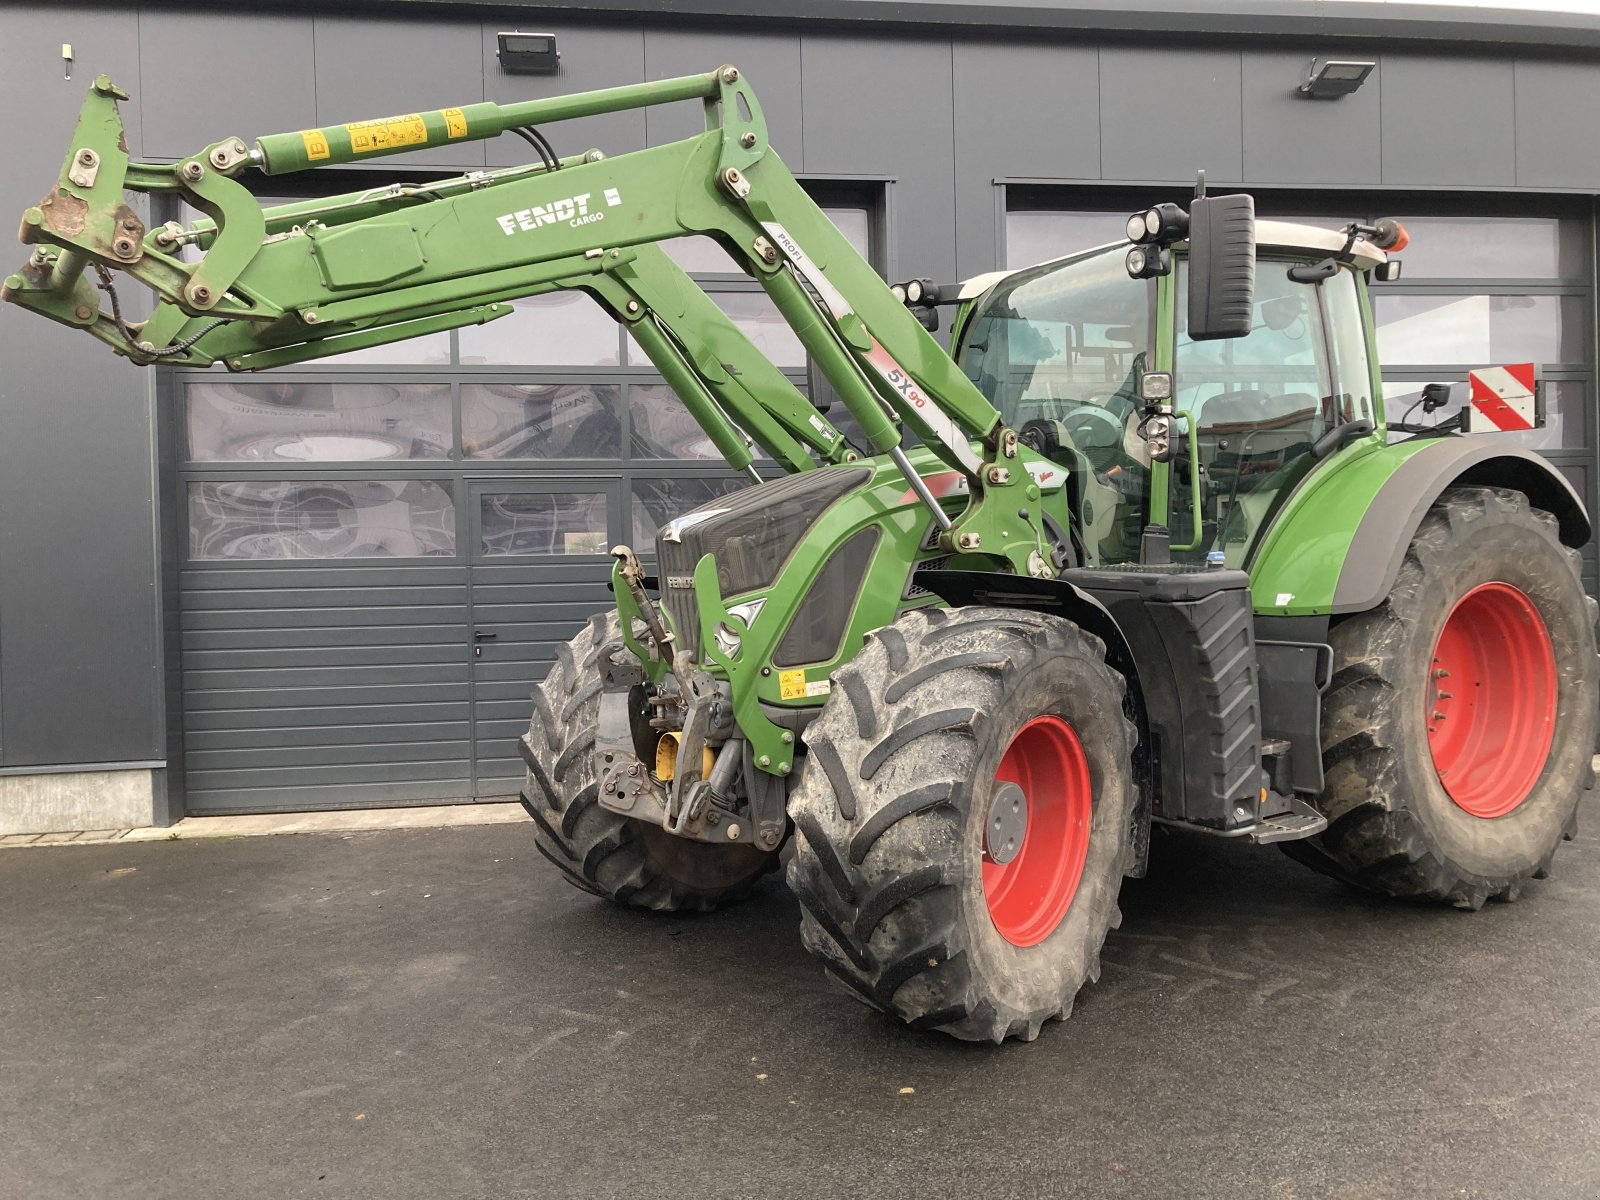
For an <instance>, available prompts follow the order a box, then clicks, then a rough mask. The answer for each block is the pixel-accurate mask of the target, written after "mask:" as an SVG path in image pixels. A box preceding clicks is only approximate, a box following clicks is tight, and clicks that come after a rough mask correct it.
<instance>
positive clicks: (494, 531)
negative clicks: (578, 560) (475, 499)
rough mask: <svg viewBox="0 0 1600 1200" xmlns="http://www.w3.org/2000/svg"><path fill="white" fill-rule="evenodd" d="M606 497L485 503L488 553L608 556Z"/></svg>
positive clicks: (508, 496) (504, 495)
mask: <svg viewBox="0 0 1600 1200" xmlns="http://www.w3.org/2000/svg"><path fill="white" fill-rule="evenodd" d="M606 501H607V496H606V493H604V492H498V493H494V494H491V495H486V496H483V497H481V499H480V507H479V518H480V519H479V527H480V532H481V535H482V538H483V547H482V548H483V553H484V554H486V555H492V556H497V555H505V554H604V553H605V552H606V551H607V550H608V549H609V548H610V547H609V546H608V544H607V539H606V533H607V521H606Z"/></svg>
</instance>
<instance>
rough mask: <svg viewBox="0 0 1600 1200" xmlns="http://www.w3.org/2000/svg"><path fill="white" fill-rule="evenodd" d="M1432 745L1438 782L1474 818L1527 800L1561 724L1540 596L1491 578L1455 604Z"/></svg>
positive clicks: (1443, 633) (1439, 662)
mask: <svg viewBox="0 0 1600 1200" xmlns="http://www.w3.org/2000/svg"><path fill="white" fill-rule="evenodd" d="M1426 699H1427V709H1426V712H1425V714H1424V716H1425V719H1426V722H1427V728H1428V749H1429V751H1430V752H1431V753H1432V755H1433V769H1434V770H1435V771H1437V772H1438V774H1439V782H1440V783H1442V784H1444V790H1445V791H1446V792H1447V793H1449V796H1450V799H1451V800H1453V801H1455V803H1456V805H1457V807H1459V808H1461V809H1463V810H1464V811H1466V812H1469V813H1471V814H1472V815H1473V816H1475V817H1484V818H1491V817H1503V816H1505V815H1506V814H1507V813H1508V812H1510V811H1512V810H1513V809H1514V808H1516V807H1517V806H1518V805H1519V804H1521V803H1522V802H1523V801H1524V800H1526V799H1527V798H1528V794H1529V793H1530V792H1532V791H1533V785H1534V784H1536V783H1537V782H1538V781H1539V776H1540V774H1541V773H1542V772H1543V771H1544V764H1545V761H1546V760H1547V759H1548V758H1549V757H1550V744H1551V742H1552V741H1553V740H1554V739H1555V732H1556V656H1555V651H1554V650H1552V649H1551V646H1550V633H1549V631H1548V630H1547V629H1545V625H1544V620H1543V618H1541V617H1540V616H1539V610H1538V609H1536V608H1535V607H1534V606H1533V601H1531V600H1529V599H1528V597H1527V596H1526V595H1525V594H1524V593H1522V592H1521V591H1519V590H1518V589H1517V588H1514V587H1512V586H1511V585H1510V584H1509V583H1485V584H1481V585H1479V586H1478V587H1475V588H1473V589H1472V590H1471V591H1470V592H1468V593H1467V594H1466V595H1465V596H1463V597H1461V599H1460V600H1459V601H1457V602H1456V606H1455V607H1454V608H1453V609H1451V610H1450V615H1449V617H1447V618H1446V619H1445V623H1444V628H1443V629H1442V630H1440V631H1439V640H1438V641H1437V642H1436V643H1434V647H1433V661H1432V662H1431V663H1430V664H1429V672H1428V689H1427V697H1426Z"/></svg>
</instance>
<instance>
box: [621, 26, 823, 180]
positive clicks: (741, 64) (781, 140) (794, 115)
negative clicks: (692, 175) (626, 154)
mask: <svg viewBox="0 0 1600 1200" xmlns="http://www.w3.org/2000/svg"><path fill="white" fill-rule="evenodd" d="M730 60H731V62H732V64H733V65H734V66H736V67H738V68H739V70H741V71H742V72H744V75H745V78H746V79H747V80H748V81H749V83H750V85H751V86H752V87H753V88H754V89H755V93H756V99H757V100H759V101H760V102H761V111H762V113H763V114H764V115H765V116H766V118H767V136H768V138H769V139H770V141H771V142H772V148H773V149H774V150H776V151H777V152H778V155H779V157H781V158H782V159H783V161H784V163H785V164H787V165H788V167H789V169H790V170H791V171H797V172H798V171H803V170H804V169H805V157H804V153H803V151H804V146H802V145H801V139H800V38H799V37H798V36H784V35H781V34H771V35H768V34H753V33H741V34H740V35H739V36H738V37H737V38H730V37H727V36H726V35H723V34H715V33H698V32H679V31H671V30H664V29H648V30H646V31H645V35H644V65H645V72H646V76H647V77H648V78H650V79H672V78H674V77H676V76H679V75H698V74H699V73H700V72H702V71H711V70H715V69H716V68H717V67H719V66H721V65H723V63H724V62H725V61H730ZM645 122H646V127H647V130H648V133H649V137H650V144H651V145H652V146H659V145H661V144H663V143H664V142H673V141H677V140H678V139H680V138H686V137H693V136H694V135H695V134H697V133H699V132H701V130H703V129H704V128H705V118H704V115H703V110H702V108H701V106H700V105H699V104H693V103H690V104H665V105H662V106H660V107H659V108H651V109H647V110H645Z"/></svg>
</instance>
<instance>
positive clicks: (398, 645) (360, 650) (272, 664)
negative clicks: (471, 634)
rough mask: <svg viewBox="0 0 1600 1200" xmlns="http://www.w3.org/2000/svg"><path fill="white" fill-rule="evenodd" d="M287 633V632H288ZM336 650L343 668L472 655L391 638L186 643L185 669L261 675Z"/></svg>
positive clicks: (457, 646) (451, 645) (316, 661)
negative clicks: (375, 641) (370, 642)
mask: <svg viewBox="0 0 1600 1200" xmlns="http://www.w3.org/2000/svg"><path fill="white" fill-rule="evenodd" d="M286 632H287V631H286ZM331 650H337V652H338V658H339V659H340V660H342V661H341V665H342V666H349V667H378V666H388V665H391V664H400V665H411V664H421V663H461V664H463V665H464V664H465V662H466V659H467V657H468V656H469V654H470V652H469V651H468V650H467V648H466V647H465V646H464V645H462V644H461V643H460V642H455V641H449V642H420V643H419V642H398V641H394V640H393V639H392V638H391V639H389V640H388V641H387V642H386V644H384V645H380V646H350V645H341V644H339V643H337V642H335V643H334V644H332V645H320V646H297V645H290V646H284V647H281V648H280V647H269V648H257V647H231V648H202V647H200V646H197V645H195V644H194V643H192V642H190V641H189V640H187V639H186V640H185V642H184V656H183V663H184V666H185V667H186V668H187V669H189V670H191V671H217V670H224V671H228V670H232V671H260V670H280V669H289V668H300V667H322V666H326V665H327V664H328V660H329V657H330V654H329V652H330V651H331Z"/></svg>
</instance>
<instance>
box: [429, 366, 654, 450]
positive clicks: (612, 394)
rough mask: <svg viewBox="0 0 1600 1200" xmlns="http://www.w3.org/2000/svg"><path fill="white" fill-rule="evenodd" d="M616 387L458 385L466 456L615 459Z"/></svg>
mask: <svg viewBox="0 0 1600 1200" xmlns="http://www.w3.org/2000/svg"><path fill="white" fill-rule="evenodd" d="M621 407H622V403H621V400H620V398H619V389H618V388H617V387H615V386H612V385H606V384H594V383H545V384H517V383H481V384H480V383H464V384H462V385H461V449H462V453H464V454H465V455H466V456H467V457H468V458H554V459H572V458H619V457H621V455H622V420H621V417H620V416H619V413H620V410H621Z"/></svg>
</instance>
